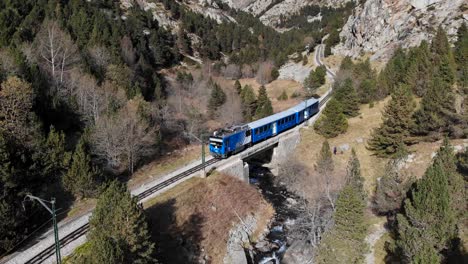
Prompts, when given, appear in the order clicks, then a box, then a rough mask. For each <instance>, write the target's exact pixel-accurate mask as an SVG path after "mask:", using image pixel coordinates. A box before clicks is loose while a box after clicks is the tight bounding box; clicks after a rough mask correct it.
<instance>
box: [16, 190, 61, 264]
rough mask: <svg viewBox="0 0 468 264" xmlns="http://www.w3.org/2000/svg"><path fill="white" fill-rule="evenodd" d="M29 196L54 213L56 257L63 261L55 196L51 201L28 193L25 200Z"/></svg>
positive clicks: (57, 259)
mask: <svg viewBox="0 0 468 264" xmlns="http://www.w3.org/2000/svg"><path fill="white" fill-rule="evenodd" d="M27 198H29V199H30V200H36V201H38V202H39V203H40V204H41V205H42V206H43V207H44V208H45V209H46V210H47V211H49V213H50V214H51V215H52V222H53V224H54V236H55V257H56V261H57V264H60V263H62V258H61V256H60V240H59V235H58V227H57V213H56V210H55V198H54V197H52V199H51V200H50V201H47V200H44V199H41V198H39V197H36V196H33V195H30V194H26V197H25V198H24V199H25V200H26V199H27ZM46 203H49V204H50V205H51V207H49V206H47V204H46Z"/></svg>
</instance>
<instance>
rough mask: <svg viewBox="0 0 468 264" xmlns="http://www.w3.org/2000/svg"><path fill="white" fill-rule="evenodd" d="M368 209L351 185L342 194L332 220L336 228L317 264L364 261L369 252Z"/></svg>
mask: <svg viewBox="0 0 468 264" xmlns="http://www.w3.org/2000/svg"><path fill="white" fill-rule="evenodd" d="M365 206H366V204H365V201H364V199H363V197H362V195H361V193H360V191H359V190H357V189H356V188H355V187H354V186H352V185H350V184H348V185H346V186H345V187H344V188H343V190H341V192H340V194H339V196H338V200H337V201H336V211H335V214H334V216H333V219H334V223H335V224H334V226H333V227H332V228H331V229H330V230H328V231H327V232H326V233H325V234H324V236H323V238H322V241H321V242H320V246H319V248H318V254H317V257H316V262H317V263H320V264H328V263H342V264H345V263H346V264H347V263H362V262H363V261H364V254H365V253H366V252H367V243H366V242H365V237H366V233H367V225H366V223H365V218H364V210H365Z"/></svg>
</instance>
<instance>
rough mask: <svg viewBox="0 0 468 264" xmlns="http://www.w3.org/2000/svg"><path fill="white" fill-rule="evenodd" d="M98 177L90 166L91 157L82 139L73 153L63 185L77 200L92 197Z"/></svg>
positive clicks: (96, 170)
mask: <svg viewBox="0 0 468 264" xmlns="http://www.w3.org/2000/svg"><path fill="white" fill-rule="evenodd" d="M98 177H99V171H98V169H97V168H96V167H94V166H93V165H92V164H91V157H90V156H89V154H88V153H87V151H86V144H85V141H84V139H83V138H82V139H81V140H80V141H79V142H78V145H77V146H76V149H75V152H74V153H73V156H72V162H71V165H70V169H69V170H68V172H67V174H66V175H65V176H64V178H63V185H64V186H65V188H66V189H67V190H68V191H70V192H71V193H73V195H75V196H76V197H78V198H84V197H92V196H93V194H94V193H95V192H96V184H97V179H98Z"/></svg>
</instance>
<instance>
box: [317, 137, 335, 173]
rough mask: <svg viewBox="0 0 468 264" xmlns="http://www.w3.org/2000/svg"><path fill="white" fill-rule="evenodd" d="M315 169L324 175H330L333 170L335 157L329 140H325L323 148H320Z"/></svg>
mask: <svg viewBox="0 0 468 264" xmlns="http://www.w3.org/2000/svg"><path fill="white" fill-rule="evenodd" d="M315 169H316V170H317V172H318V173H320V174H322V175H328V174H330V173H331V172H333V169H334V165H333V158H332V153H331V150H330V144H328V140H325V141H324V142H323V143H322V148H321V149H320V153H319V155H318V158H317V164H316V165H315Z"/></svg>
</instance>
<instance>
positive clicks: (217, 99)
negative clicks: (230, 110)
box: [208, 83, 226, 117]
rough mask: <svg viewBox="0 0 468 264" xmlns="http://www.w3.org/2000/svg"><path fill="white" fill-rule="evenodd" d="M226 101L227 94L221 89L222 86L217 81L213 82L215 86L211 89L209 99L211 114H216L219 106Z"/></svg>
mask: <svg viewBox="0 0 468 264" xmlns="http://www.w3.org/2000/svg"><path fill="white" fill-rule="evenodd" d="M225 102H226V94H225V93H224V91H223V89H221V87H220V86H219V85H218V84H217V83H215V84H213V88H212V90H211V97H210V100H209V101H208V111H209V113H210V116H211V117H213V116H215V114H216V110H218V107H220V106H222V105H223V104H224V103H225Z"/></svg>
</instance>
